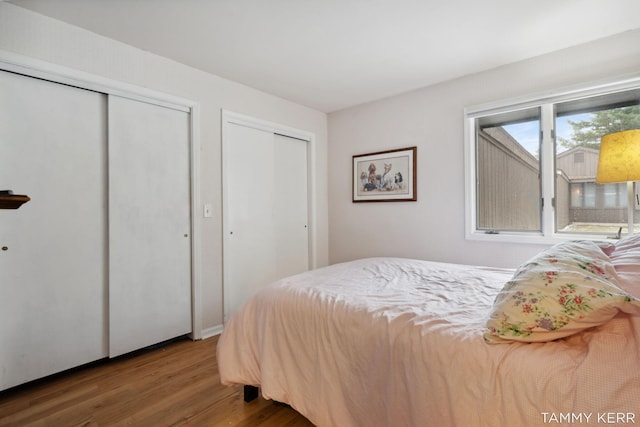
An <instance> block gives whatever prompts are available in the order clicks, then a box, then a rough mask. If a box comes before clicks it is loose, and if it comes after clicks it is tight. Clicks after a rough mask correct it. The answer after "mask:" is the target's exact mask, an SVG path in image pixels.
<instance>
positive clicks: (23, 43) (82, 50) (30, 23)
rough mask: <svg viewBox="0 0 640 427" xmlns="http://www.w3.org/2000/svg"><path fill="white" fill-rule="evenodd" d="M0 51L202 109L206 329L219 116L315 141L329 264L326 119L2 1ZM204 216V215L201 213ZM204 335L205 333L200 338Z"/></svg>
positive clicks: (320, 235) (217, 226) (216, 286)
mask: <svg viewBox="0 0 640 427" xmlns="http://www.w3.org/2000/svg"><path fill="white" fill-rule="evenodd" d="M0 50H5V51H10V52H15V53H18V54H20V55H24V56H28V57H31V58H36V59H39V60H42V61H46V62H50V63H54V64H58V65H62V66H64V67H68V68H72V69H75V70H80V71H84V72H87V73H91V74H94V75H98V76H102V77H106V78H108V79H112V80H117V81H120V82H125V83H130V84H134V85H137V86H142V87H146V88H149V89H152V90H155V91H159V92H164V93H167V94H171V95H174V96H178V97H181V98H187V99H190V100H193V101H196V102H198V103H199V105H200V108H201V109H200V119H201V120H200V123H201V128H200V129H199V131H200V138H201V139H200V145H201V153H200V155H201V177H200V181H201V196H200V197H201V200H202V202H203V203H212V204H213V206H214V216H213V218H204V219H203V220H202V221H203V222H202V249H201V250H202V271H201V272H200V275H201V278H202V312H203V319H202V323H203V328H204V329H205V330H209V331H211V330H215V329H216V328H217V327H219V326H220V325H221V324H222V319H223V316H222V305H223V304H222V303H223V301H222V235H221V233H222V207H221V203H222V193H221V191H222V186H221V172H220V169H221V127H220V126H221V109H227V110H230V111H234V112H237V113H241V114H245V115H249V116H253V117H256V118H259V119H263V120H268V121H272V122H276V123H279V124H283V125H286V126H290V127H293V128H297V129H301V130H305V131H308V132H312V133H314V134H315V135H316V152H315V158H316V171H317V174H318V177H317V179H316V183H317V188H316V191H317V193H316V196H317V205H316V212H315V218H316V224H315V226H316V231H317V242H316V243H317V248H316V254H317V260H316V262H317V265H318V266H322V265H326V264H327V263H328V238H327V235H328V213H327V197H328V196H327V184H326V179H325V178H324V177H325V176H326V170H327V157H326V155H327V118H326V115H325V114H324V113H321V112H318V111H315V110H312V109H309V108H306V107H302V106H300V105H297V104H294V103H291V102H289V101H286V100H283V99H280V98H277V97H274V96H271V95H268V94H265V93H263V92H260V91H257V90H254V89H251V88H249V87H247V86H244V85H241V84H238V83H235V82H232V81H229V80H225V79H222V78H219V77H217V76H213V75H211V74H207V73H204V72H202V71H199V70H196V69H193V68H190V67H187V66H184V65H182V64H179V63H177V62H175V61H171V60H168V59H165V58H162V57H159V56H157V55H153V54H150V53H148V52H145V51H142V50H140V49H137V48H133V47H131V46H128V45H125V44H122V43H120V42H117V41H114V40H111V39H107V38H105V37H102V36H99V35H96V34H94V33H91V32H88V31H86V30H83V29H80V28H78V27H74V26H71V25H68V24H66V23H63V22H61V21H57V20H54V19H51V18H48V17H45V16H43V15H39V14H36V13H33V12H31V11H27V10H25V9H22V8H20V7H17V6H14V5H11V4H7V3H4V2H0ZM198 214H201V212H198ZM205 332H206V331H205Z"/></svg>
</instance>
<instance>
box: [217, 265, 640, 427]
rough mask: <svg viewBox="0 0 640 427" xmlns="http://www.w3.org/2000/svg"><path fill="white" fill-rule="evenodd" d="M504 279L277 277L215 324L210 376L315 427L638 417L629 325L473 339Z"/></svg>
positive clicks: (420, 273) (406, 268)
mask: <svg viewBox="0 0 640 427" xmlns="http://www.w3.org/2000/svg"><path fill="white" fill-rule="evenodd" d="M513 272H514V270H512V269H492V268H484V267H474V266H463V265H454V264H445V263H437V262H429V261H419V260H408V259H402V258H367V259H362V260H356V261H351V262H347V263H342V264H335V265H332V266H329V267H325V268H321V269H318V270H314V271H310V272H307V273H302V274H300V275H297V276H294V277H293V278H288V279H286V280H282V281H278V282H275V283H273V284H271V285H269V286H268V287H266V288H265V289H264V290H263V291H261V292H259V293H258V294H257V295H256V296H255V297H254V298H252V299H251V300H250V301H249V302H248V303H247V304H245V306H243V308H241V309H240V311H239V312H238V313H236V314H235V315H234V316H232V318H231V319H230V320H229V322H228V323H227V325H225V330H224V332H223V334H222V336H221V337H220V340H219V342H218V354H219V363H220V376H221V380H222V381H223V384H253V385H258V384H259V385H260V387H261V390H262V394H263V396H265V397H267V398H270V399H274V400H278V401H282V402H284V403H288V404H290V405H291V406H292V407H294V408H295V409H296V410H297V411H299V412H300V413H301V414H303V415H304V416H305V417H307V418H308V419H309V420H310V421H311V422H312V423H314V424H315V425H317V426H319V427H360V426H362V427H369V426H373V427H376V426H380V427H423V426H474V427H499V426H504V427H514V426H515V427H517V426H523V427H530V426H543V425H545V423H544V422H543V417H542V415H541V413H542V412H548V413H552V412H553V413H568V412H571V411H582V412H593V413H595V412H597V411H600V412H606V411H618V410H619V411H627V412H629V411H636V413H637V414H638V415H637V417H638V418H637V419H638V421H639V422H640V407H638V404H639V403H638V402H640V369H639V363H640V319H639V318H638V316H636V315H627V314H624V313H622V314H619V315H618V316H617V317H615V318H614V319H613V320H612V321H611V322H608V323H606V324H604V325H601V326H599V327H597V328H592V329H590V330H587V331H585V332H583V333H580V334H576V335H572V336H570V337H567V338H562V339H559V340H557V341H552V342H547V343H519V342H516V343H504V344H496V345H489V344H487V343H485V341H484V338H483V333H484V331H485V330H486V329H485V325H486V322H487V319H488V316H489V313H490V310H491V307H492V306H493V303H494V300H495V298H496V295H497V294H498V292H499V291H500V289H501V288H502V287H503V285H504V284H505V283H506V282H507V281H509V280H510V279H511V277H512V276H513ZM625 337H626V338H628V339H624V338H625Z"/></svg>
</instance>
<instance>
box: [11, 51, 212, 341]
mask: <svg viewBox="0 0 640 427" xmlns="http://www.w3.org/2000/svg"><path fill="white" fill-rule="evenodd" d="M0 70H2V71H8V72H13V73H18V74H22V75H25V76H29V77H34V78H39V79H44V80H49V81H51V82H54V83H60V84H65V85H70V86H75V87H78V88H81V89H88V90H92V91H95V92H100V93H104V94H106V95H117V96H120V97H123V98H129V99H133V100H137V101H142V102H148V103H151V104H155V105H159V106H163V107H167V108H173V109H175V110H180V111H184V112H187V113H189V117H190V122H189V131H190V153H189V158H190V159H189V160H190V177H189V178H190V186H191V188H190V192H191V206H190V208H191V326H192V332H191V338H192V339H201V338H202V337H203V331H202V284H201V270H202V253H201V249H200V248H201V247H202V245H201V240H202V239H201V234H202V233H201V229H202V219H201V218H200V216H199V215H198V214H197V213H199V212H200V211H201V209H200V205H201V196H200V106H199V104H198V103H197V102H195V101H192V100H189V99H185V98H180V97H176V96H173V95H168V94H165V93H162V92H158V91H154V90H150V89H146V88H143V87H140V86H136V85H132V84H129V83H124V82H120V81H116V80H112V79H108V78H105V77H101V76H97V75H94V74H90V73H86V72H84V71H79V70H75V69H72V68H67V67H64V66H61V65H58V64H53V63H50V62H46V61H42V60H39V59H35V58H31V57H27V56H24V55H20V54H17V53H14V52H9V51H6V50H2V49H0Z"/></svg>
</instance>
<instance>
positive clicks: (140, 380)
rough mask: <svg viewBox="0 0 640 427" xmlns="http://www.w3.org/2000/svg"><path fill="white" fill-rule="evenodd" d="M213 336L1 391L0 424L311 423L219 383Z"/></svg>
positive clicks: (183, 341) (136, 354) (178, 342)
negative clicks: (248, 398)
mask: <svg viewBox="0 0 640 427" xmlns="http://www.w3.org/2000/svg"><path fill="white" fill-rule="evenodd" d="M217 341H218V338H217V337H213V338H209V339H207V340H201V341H195V342H194V341H191V340H188V339H184V340H179V341H176V342H173V343H170V344H167V345H165V346H162V347H158V348H155V349H151V350H143V351H140V352H137V353H134V354H132V355H127V356H123V357H120V358H116V359H113V360H108V361H105V362H100V363H97V364H93V365H90V366H85V367H82V368H79V369H76V370H73V371H70V372H65V373H63V374H60V375H55V376H53V377H49V378H47V379H45V380H40V381H36V382H34V383H30V384H27V385H25V386H20V387H17V388H13V389H10V390H6V391H3V392H0V426H20V427H26V426H47V427H49V426H54V427H57V426H64V427H66V426H125V425H126V426H153V427H156V426H186V425H188V426H265V427H267V426H274V427H276V426H277V427H281V426H311V425H312V424H311V423H310V422H309V421H307V420H306V419H305V418H304V417H303V416H301V415H300V414H298V413H297V412H296V411H294V410H293V409H291V408H290V407H288V406H283V405H277V404H274V403H273V402H271V401H267V400H264V399H263V398H262V397H259V398H258V399H257V400H254V401H253V402H250V403H245V402H244V401H243V394H242V387H226V386H223V385H222V384H220V376H219V374H218V367H217V363H216V351H215V348H216V344H217ZM44 351H46V350H44Z"/></svg>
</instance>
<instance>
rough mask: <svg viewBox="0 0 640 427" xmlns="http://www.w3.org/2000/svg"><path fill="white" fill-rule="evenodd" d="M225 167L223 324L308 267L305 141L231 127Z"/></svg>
mask: <svg viewBox="0 0 640 427" xmlns="http://www.w3.org/2000/svg"><path fill="white" fill-rule="evenodd" d="M224 163H225V169H224V177H223V179H224V203H225V231H224V233H225V238H224V301H225V313H224V317H225V320H227V319H228V318H229V316H230V315H231V314H233V312H235V311H236V310H237V309H238V308H239V306H240V305H241V304H242V303H243V302H244V301H246V299H247V298H249V297H250V296H251V295H252V294H253V293H255V292H256V291H257V290H258V289H260V287H262V286H264V285H265V284H267V283H269V282H271V281H274V280H276V279H279V278H282V277H285V276H289V275H292V274H296V273H300V272H303V271H305V270H307V269H308V268H309V237H308V236H309V233H308V206H307V205H308V195H307V142H306V141H302V140H299V139H295V138H289V137H285V136H282V135H276V134H274V133H273V132H269V131H265V130H260V129H255V128H252V127H247V126H243V125H237V124H229V125H228V127H227V133H226V135H225V141H224Z"/></svg>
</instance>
